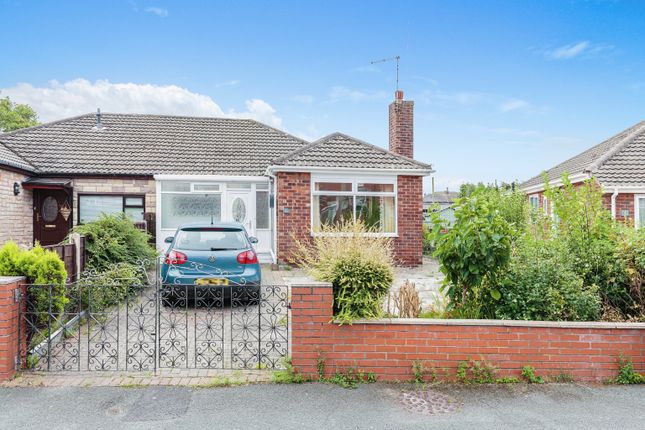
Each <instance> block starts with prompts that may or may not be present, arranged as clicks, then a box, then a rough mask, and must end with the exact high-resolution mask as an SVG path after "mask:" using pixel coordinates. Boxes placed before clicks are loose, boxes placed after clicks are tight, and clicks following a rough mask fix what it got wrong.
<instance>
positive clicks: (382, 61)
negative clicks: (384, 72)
mask: <svg viewBox="0 0 645 430" xmlns="http://www.w3.org/2000/svg"><path fill="white" fill-rule="evenodd" d="M399 60H401V56H400V55H395V56H394V57H389V58H383V59H382V60H373V61H370V64H378V63H387V62H388V61H396V90H397V91H398V90H399Z"/></svg>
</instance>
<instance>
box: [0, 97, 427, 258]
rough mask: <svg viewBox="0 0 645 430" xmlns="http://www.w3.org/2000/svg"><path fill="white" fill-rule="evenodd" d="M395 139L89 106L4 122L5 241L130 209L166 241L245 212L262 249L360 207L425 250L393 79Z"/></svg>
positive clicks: (278, 247)
mask: <svg viewBox="0 0 645 430" xmlns="http://www.w3.org/2000/svg"><path fill="white" fill-rule="evenodd" d="M389 123H390V133H389V141H390V143H389V147H390V150H389V151H387V150H385V149H382V148H380V147H377V146H374V145H370V144H368V143H366V142H363V141H361V140H358V139H355V138H353V137H350V136H347V135H345V134H341V133H334V134H332V135H329V136H326V137H324V138H322V139H320V140H317V141H315V142H311V143H310V142H306V141H304V140H302V139H299V138H297V137H295V136H292V135H290V134H288V133H285V132H283V131H280V130H277V129H275V128H272V127H269V126H266V125H264V124H261V123H259V122H257V121H254V120H247V119H225V118H196V117H180V116H162V115H133V114H101V113H100V112H99V113H97V114H86V115H81V116H77V117H73V118H69V119H64V120H60V121H56V122H51V123H47V124H43V125H39V126H36V127H31V128H26V129H22V130H17V131H14V132H10V133H4V134H0V199H1V201H2V208H3V210H2V211H1V212H0V244H2V243H4V242H5V241H7V240H14V241H17V242H19V243H21V244H25V245H29V244H32V243H34V242H35V241H39V242H40V243H42V244H53V243H58V242H60V241H61V240H63V239H64V237H65V236H66V235H67V233H68V232H69V229H70V228H72V227H73V226H74V225H76V224H78V223H83V222H87V221H91V220H93V219H96V218H97V217H98V216H99V215H100V214H101V213H117V212H124V213H126V214H127V215H129V216H130V217H131V218H132V219H133V220H134V221H136V222H138V223H141V224H145V226H146V228H148V230H149V231H150V233H151V234H153V236H155V238H156V243H157V246H158V248H160V249H162V248H163V240H164V238H165V237H167V236H171V235H172V234H174V231H175V229H176V228H177V226H179V225H180V224H183V223H186V222H198V221H204V222H209V221H210V220H211V219H214V220H215V221H219V220H221V221H238V222H241V223H242V224H244V225H245V226H246V228H247V230H248V231H249V234H250V235H252V236H256V237H257V238H258V244H257V250H258V253H259V254H260V257H261V259H262V260H264V261H276V260H288V259H289V256H290V253H291V252H292V250H293V240H292V237H293V236H296V237H298V238H300V239H308V238H310V237H311V236H312V235H314V234H318V233H316V232H317V230H318V229H319V227H320V226H321V225H323V224H331V223H335V222H337V221H339V220H341V219H348V218H349V219H352V218H359V219H363V220H364V221H365V222H366V223H367V224H368V225H371V226H373V227H374V228H376V229H378V230H379V233H378V234H382V235H384V236H388V237H392V238H393V242H394V248H395V252H396V258H397V260H398V262H399V263H400V264H403V265H418V264H420V263H421V257H422V255H421V254H422V236H421V234H422V233H421V225H422V221H423V213H422V198H423V197H422V179H423V177H424V176H426V175H429V174H430V173H431V172H432V167H431V166H430V165H429V164H425V163H421V162H418V161H415V160H414V159H413V144H414V141H413V102H412V101H408V100H404V99H403V92H401V91H397V93H396V95H395V100H394V101H393V102H392V103H391V104H390V107H389Z"/></svg>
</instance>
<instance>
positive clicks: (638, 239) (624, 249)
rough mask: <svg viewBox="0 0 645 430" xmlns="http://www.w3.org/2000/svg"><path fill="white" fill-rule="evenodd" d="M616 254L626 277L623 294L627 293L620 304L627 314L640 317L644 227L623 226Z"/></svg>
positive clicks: (644, 297)
mask: <svg viewBox="0 0 645 430" xmlns="http://www.w3.org/2000/svg"><path fill="white" fill-rule="evenodd" d="M618 255H619V258H620V260H621V261H623V263H624V268H625V273H626V278H627V291H626V292H624V293H623V294H624V295H629V299H627V300H623V301H622V304H623V305H624V308H626V313H627V314H629V315H634V316H637V317H641V318H642V317H643V316H644V315H643V314H645V228H640V229H638V230H634V229H632V228H629V227H627V228H624V229H623V231H622V240H621V242H620V247H619V249H618ZM623 297H624V296H623ZM626 302H627V303H626Z"/></svg>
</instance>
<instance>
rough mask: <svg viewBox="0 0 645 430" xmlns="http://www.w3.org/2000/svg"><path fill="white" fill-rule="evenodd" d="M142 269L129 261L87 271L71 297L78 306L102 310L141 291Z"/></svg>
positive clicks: (91, 309)
mask: <svg viewBox="0 0 645 430" xmlns="http://www.w3.org/2000/svg"><path fill="white" fill-rule="evenodd" d="M141 270H142V269H141V268H140V267H138V266H134V265H132V264H129V263H117V264H115V265H112V266H111V267H110V268H109V269H107V270H105V271H103V272H98V273H91V272H85V273H83V276H81V278H80V280H79V281H78V282H77V283H76V285H75V286H74V290H73V291H71V292H70V298H71V300H72V301H73V304H74V306H75V307H77V308H80V309H87V310H90V311H91V312H102V311H104V310H106V309H108V308H110V307H112V306H115V305H118V304H120V303H122V302H123V301H124V300H125V299H126V297H129V296H132V295H134V294H136V293H137V292H138V291H140V287H141V286H142V284H141Z"/></svg>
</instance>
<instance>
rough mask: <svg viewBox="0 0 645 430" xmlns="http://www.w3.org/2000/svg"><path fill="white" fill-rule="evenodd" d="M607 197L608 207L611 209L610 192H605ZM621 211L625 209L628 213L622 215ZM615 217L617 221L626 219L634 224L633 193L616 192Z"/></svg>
mask: <svg viewBox="0 0 645 430" xmlns="http://www.w3.org/2000/svg"><path fill="white" fill-rule="evenodd" d="M605 196H607V197H608V199H609V208H610V209H611V194H605ZM623 211H627V212H628V213H629V215H627V216H623V215H622V213H623ZM616 219H617V220H619V221H626V222H628V223H629V224H630V225H634V220H635V213H634V194H633V193H629V194H618V195H617V196H616Z"/></svg>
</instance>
